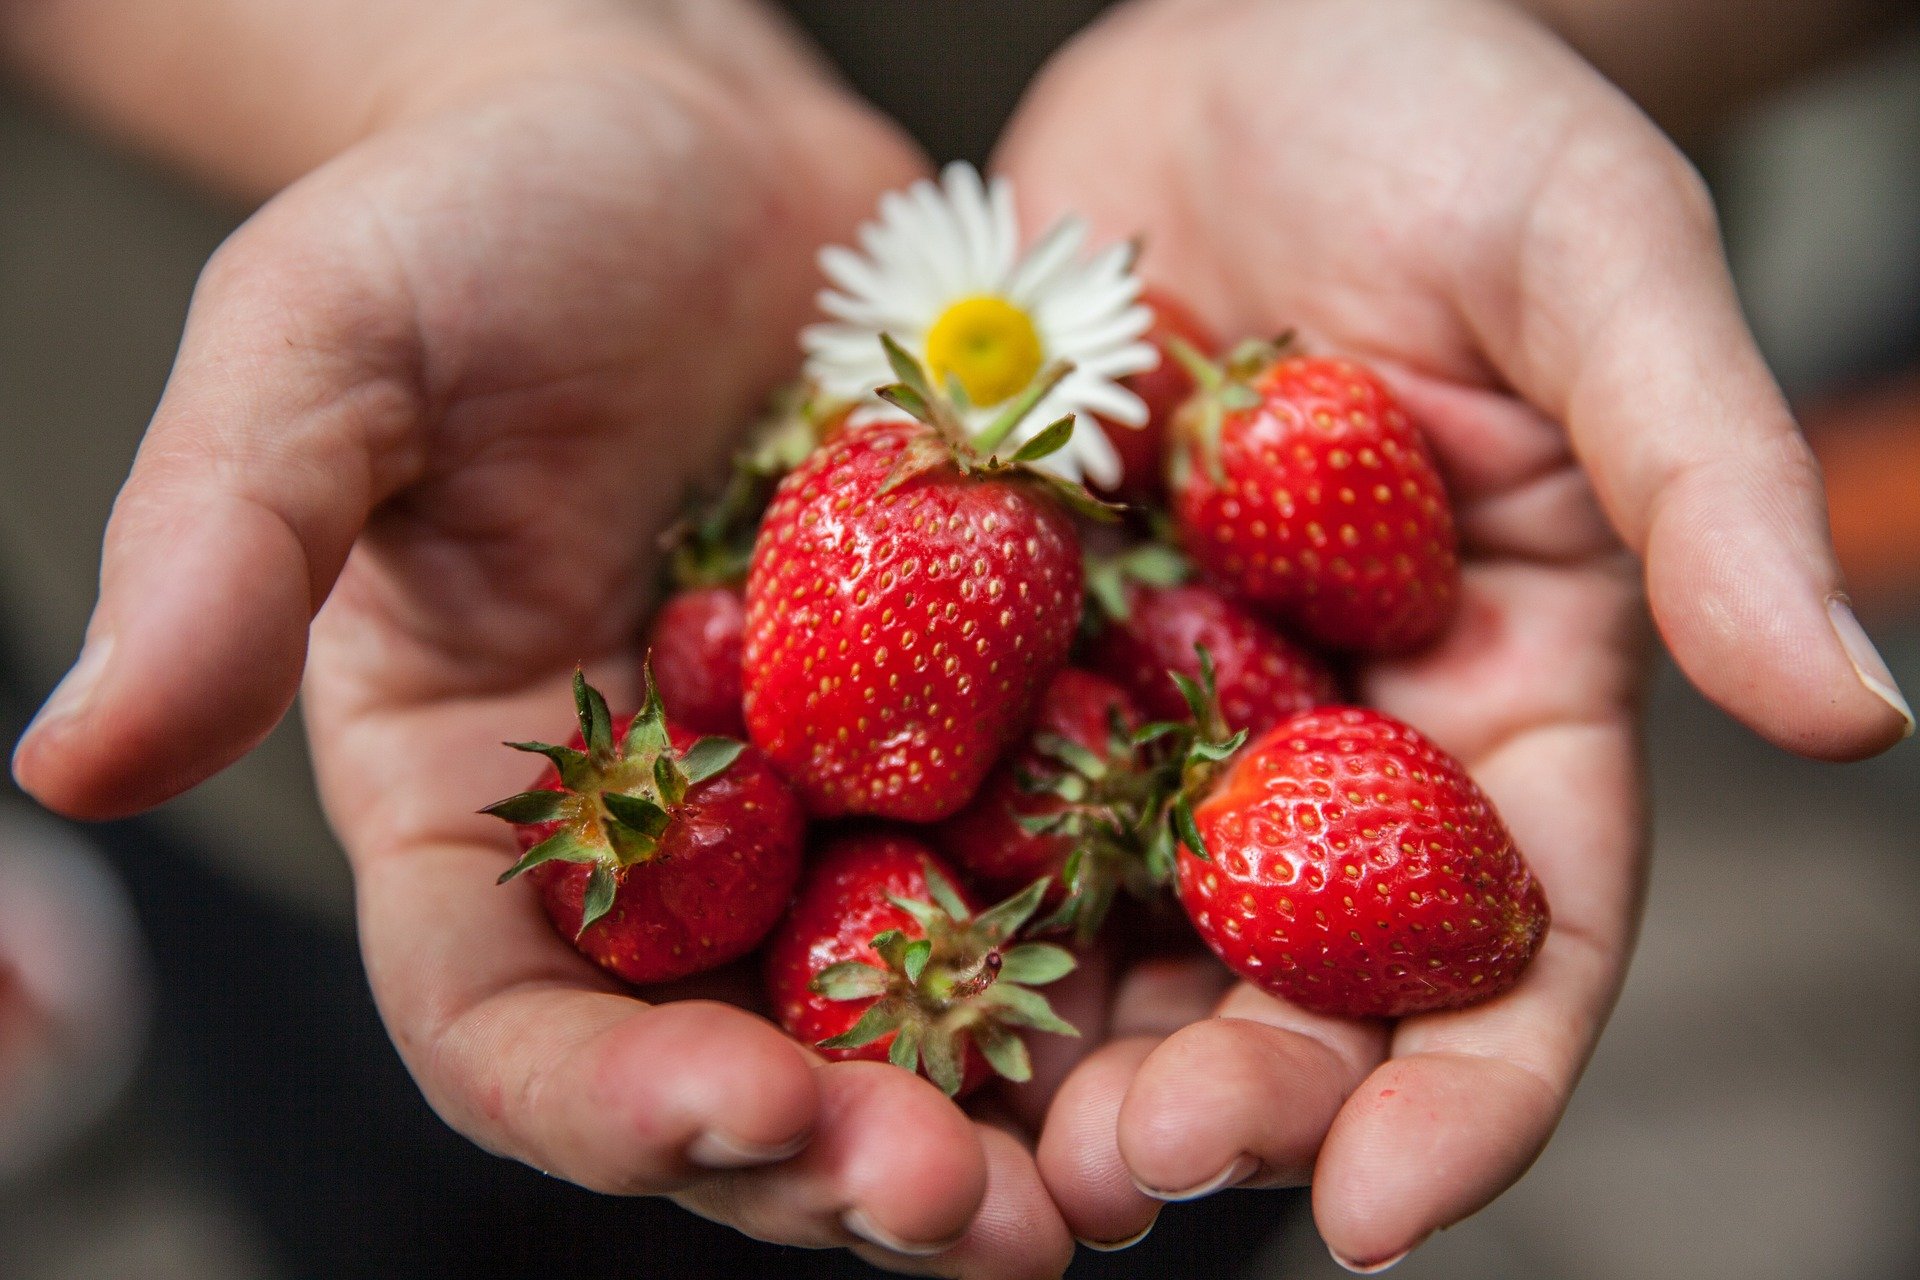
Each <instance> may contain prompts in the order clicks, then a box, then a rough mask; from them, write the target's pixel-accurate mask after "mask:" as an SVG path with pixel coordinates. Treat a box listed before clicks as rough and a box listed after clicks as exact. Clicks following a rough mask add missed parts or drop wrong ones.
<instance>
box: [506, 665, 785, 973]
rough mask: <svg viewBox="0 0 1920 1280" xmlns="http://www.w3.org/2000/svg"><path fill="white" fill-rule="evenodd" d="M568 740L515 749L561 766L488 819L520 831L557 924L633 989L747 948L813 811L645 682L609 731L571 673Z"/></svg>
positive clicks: (767, 924) (525, 868)
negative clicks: (686, 719) (697, 732)
mask: <svg viewBox="0 0 1920 1280" xmlns="http://www.w3.org/2000/svg"><path fill="white" fill-rule="evenodd" d="M573 688H574V701H575V705H576V706H577V708H578V710H579V714H580V733H579V734H578V735H577V736H576V737H575V739H574V741H573V745H571V746H567V747H559V746H552V745H549V744H547V743H540V742H516V743H510V744H508V745H510V746H513V747H515V748H516V749H518V750H522V751H533V752H537V753H539V754H541V755H544V756H546V757H547V758H548V759H549V760H550V761H552V767H551V768H550V769H548V770H547V773H546V775H545V776H544V777H542V778H541V779H540V781H539V783H538V784H537V785H536V788H535V789H534V790H532V791H526V792H522V793H521V794H519V795H517V796H512V797H510V798H508V799H506V800H502V801H500V802H499V803H498V804H495V805H492V806H489V807H488V808H487V809H486V810H485V812H487V813H490V814H493V815H494V816H496V817H500V818H505V819H506V820H507V821H508V822H511V823H514V824H515V826H516V833H517V834H518V836H519V838H520V848H521V850H522V857H521V858H520V860H519V861H518V862H516V863H515V864H514V865H513V866H512V867H511V868H510V869H509V870H508V871H507V872H506V874H505V875H503V876H501V877H500V879H501V881H502V882H503V883H504V882H505V881H507V880H511V879H512V878H513V877H515V876H517V875H520V874H522V873H523V872H524V873H525V874H526V875H527V876H528V878H529V879H530V880H532V881H533V882H534V884H535V885H536V886H537V887H538V888H539V890H540V898H541V901H542V903H543V904H544V905H545V907H546V911H547V916H548V918H549V919H551V920H552V921H553V924H554V927H555V928H556V929H558V930H559V931H560V932H561V933H562V934H564V935H566V936H567V937H569V938H571V939H573V945H574V946H576V947H578V948H579V949H580V951H581V953H582V954H584V955H586V956H587V957H589V958H590V959H592V960H594V961H595V962H597V963H598V964H600V965H601V966H602V967H603V968H606V969H608V970H610V971H612V972H613V973H615V974H617V975H619V976H620V977H622V978H625V979H626V980H627V981H628V982H635V983H648V982H666V981H668V980H670V979H673V978H683V977H686V976H687V975H688V974H693V973H700V972H702V971H704V970H707V969H711V968H714V967H716V966H718V965H721V964H725V963H726V962H727V961H729V960H734V959H738V958H739V957H740V956H742V955H745V954H746V953H747V952H748V951H751V950H752V949H753V948H754V947H755V946H756V945H757V944H758V943H759V941H760V939H761V938H763V937H765V936H766V934H767V931H768V930H769V929H771V928H772V927H773V925H774V922H775V921H776V920H778V919H779V918H780V913H781V911H782V910H783V909H784V908H785V907H786V905H787V899H788V898H789V896H790V895H791V894H792V892H793V886H794V883H795V881H797V880H798V879H799V876H800V857H801V848H802V844H803V841H804V838H805V825H806V819H805V815H804V814H803V813H802V812H801V809H800V802H799V801H798V800H797V799H795V798H794V795H793V793H792V792H791V791H790V790H788V788H787V785H786V783H784V782H783V781H781V779H780V776H779V775H778V774H777V773H775V772H774V771H773V767H772V766H771V765H769V764H768V763H767V761H766V758H765V757H764V756H762V755H761V754H760V753H759V752H757V751H755V750H754V749H753V748H752V747H748V746H746V745H744V744H743V743H739V742H733V741H729V740H728V739H725V738H711V737H709V738H697V739H696V738H695V737H694V736H693V735H692V734H690V733H687V732H686V731H684V730H683V729H681V728H680V727H679V726H678V725H672V724H669V723H668V722H667V720H666V717H665V715H664V714H663V713H662V711H661V708H660V700H659V697H658V695H657V693H656V692H655V690H654V688H653V683H652V681H651V679H649V681H648V687H647V701H646V706H645V707H643V708H642V709H641V711H640V714H639V715H637V716H634V717H631V718H630V719H627V720H623V721H622V722H621V723H619V724H617V725H616V724H614V723H613V721H612V719H611V717H609V715H608V713H607V703H606V700H605V699H604V698H602V697H601V696H600V694H599V692H598V691H597V690H595V689H594V688H593V687H592V686H591V685H589V684H587V682H586V680H585V679H584V678H583V677H582V676H581V675H580V674H579V673H577V672H576V673H575V674H574V683H573Z"/></svg>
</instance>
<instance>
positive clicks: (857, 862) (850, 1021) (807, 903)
mask: <svg viewBox="0 0 1920 1280" xmlns="http://www.w3.org/2000/svg"><path fill="white" fill-rule="evenodd" d="M1045 889H1046V885H1045V883H1044V882H1041V881H1036V882H1034V883H1033V884H1032V885H1030V886H1028V888H1027V889H1025V890H1024V891H1022V892H1021V893H1019V894H1016V895H1015V896H1013V897H1012V898H1009V899H1007V900H1006V901H1005V902H1002V903H1001V904H999V905H998V906H996V907H993V908H991V909H989V910H987V911H982V912H976V911H975V910H974V908H973V904H972V903H971V902H970V901H969V900H968V899H967V898H966V897H965V896H964V895H963V894H962V893H961V891H960V890H959V889H957V888H956V887H955V886H954V877H953V875H952V872H951V871H950V870H949V869H948V868H946V867H944V866H942V865H941V864H940V862H939V860H938V859H937V858H935V857H934V856H933V854H932V853H931V852H929V851H928V850H927V848H926V847H925V846H924V845H922V844H921V843H920V842H919V841H917V840H915V839H914V838H913V837H911V836H908V835H905V834H902V833H898V832H892V831H886V830H878V831H868V832H864V833H861V834H857V835H850V836H842V837H841V838H839V839H837V840H835V841H834V842H833V843H831V844H829V845H828V846H827V847H826V848H825V849H824V850H823V851H822V852H821V854H820V857H819V858H818V860H817V861H816V862H815V864H814V865H813V867H812V869H811V870H810V872H809V873H808V876H807V880H806V883H805V884H804V885H803V886H802V887H801V890H800V894H799V896H798V897H797V898H796V899H795V900H794V904H793V910H792V911H790V912H789V913H788V914H787V917H786V919H785V920H784V921H782V922H781V925H780V927H779V929H778V930H776V931H775V933H774V936H773V941H772V942H771V943H770V944H769V945H768V947H767V994H768V996H769V997H770V998H771V1000H772V1001H773V1007H774V1011H775V1013H776V1014H777V1016H778V1017H779V1019H780V1023H781V1025H782V1026H784V1027H786V1029H787V1030H788V1032H790V1033H791V1034H792V1035H794V1036H795V1037H796V1038H798V1039H799V1040H801V1041H802V1042H803V1043H806V1044H810V1045H816V1046H818V1047H819V1049H820V1051H821V1052H822V1053H824V1054H825V1055H826V1056H827V1057H829V1058H832V1059H835V1060H845V1059H853V1058H858V1059H866V1060H868V1061H875V1062H880V1061H890V1062H892V1063H894V1064H895V1065H896V1066H900V1067H904V1068H905V1069H907V1070H909V1071H912V1070H916V1069H919V1070H923V1071H924V1072H925V1074H926V1076H927V1078H928V1079H930V1080H932V1081H933V1082H934V1083H935V1084H937V1085H939V1086H940V1087H941V1088H942V1089H944V1090H945V1091H946V1092H947V1093H948V1094H950V1095H953V1096H956V1097H957V1096H960V1095H962V1094H965V1093H968V1092H970V1091H972V1090H974V1089H977V1088H979V1087H980V1086H981V1085H982V1084H984V1083H985V1082H986V1081H987V1080H988V1079H990V1078H991V1077H992V1076H993V1075H994V1074H995V1073H998V1074H1000V1075H1002V1076H1005V1077H1006V1078H1008V1079H1010V1080H1026V1079H1028V1078H1030V1077H1031V1076H1032V1074H1033V1071H1032V1067H1031V1065H1030V1063H1029V1060H1028V1056H1027V1047H1026V1043H1025V1041H1024V1040H1022V1039H1021V1037H1020V1034H1019V1032H1018V1031H1017V1030H1016V1028H1031V1029H1034V1030H1038V1031H1051V1032H1054V1033H1056V1034H1059V1035H1077V1034H1078V1032H1076V1031H1075V1030H1074V1029H1073V1027H1072V1026H1070V1025H1069V1024H1067V1023H1065V1022H1062V1021H1061V1020H1060V1018H1059V1017H1058V1016H1057V1015H1055V1014H1054V1012H1053V1010H1052V1009H1051V1008H1050V1007H1049V1006H1048V1004H1047V1001H1046V998H1045V997H1044V996H1042V995H1040V994H1039V993H1038V992H1036V991H1034V990H1032V988H1033V987H1035V986H1040V985H1044V984H1046V983H1049V982H1052V981H1054V980H1055V979H1056V978H1060V977H1064V976H1065V975H1066V974H1067V973H1069V972H1071V971H1072V969H1073V967H1074V963H1073V957H1072V956H1071V955H1069V954H1068V953H1067V952H1066V951H1064V950H1062V949H1061V948H1059V947H1056V946H1052V945H1050V944H1048V943H1044V942H1027V943H1020V944H1018V945H1012V940H1013V938H1014V935H1015V934H1016V933H1017V932H1018V931H1019V929H1020V926H1021V925H1023V924H1024V923H1026V921H1027V919H1028V918H1029V917H1030V916H1031V915H1032V914H1033V912H1034V910H1035V908H1037V907H1038V906H1039V905H1040V898H1041V895H1042V894H1043V893H1044V892H1045Z"/></svg>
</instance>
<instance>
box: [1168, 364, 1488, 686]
mask: <svg viewBox="0 0 1920 1280" xmlns="http://www.w3.org/2000/svg"><path fill="white" fill-rule="evenodd" d="M1193 367H1194V368H1195V369H1196V370H1197V372H1198V374H1199V375H1201V376H1203V377H1204V378H1205V379H1207V380H1210V381H1211V383H1212V385H1211V386H1209V387H1207V388H1206V389H1205V390H1204V391H1203V392H1202V394H1200V395H1198V396H1196V397H1195V398H1194V399H1193V400H1192V401H1190V402H1189V405H1188V407H1187V408H1186V409H1185V410H1183V411H1182V412H1181V415H1180V418H1179V421H1178V422H1177V424H1176V426H1175V432H1176V435H1177V436H1178V437H1179V439H1178V441H1177V442H1176V445H1175V449H1174V461H1173V486H1172V487H1173V504H1174V515H1175V516H1176V518H1177V519H1178V521H1179V525H1180V536H1181V540H1182V542H1183V543H1184V544H1185V546H1186V549H1187V552H1188V554H1190V555H1191V556H1192V557H1193V558H1194V560H1195V561H1196V562H1197V563H1198V564H1199V565H1200V566H1201V567H1202V568H1203V569H1205V570H1206V572H1207V573H1208V574H1210V575H1212V576H1213V577H1215V578H1217V579H1218V580H1219V581H1221V582H1222V583H1224V584H1226V585H1227V587H1228V588H1229V589H1230V590H1231V591H1232V592H1233V593H1234V594H1235V595H1237V596H1239V597H1240V598H1241V599H1243V600H1245V601H1247V602H1249V603H1251V604H1254V605H1257V606H1259V607H1262V608H1265V609H1270V610H1272V611H1274V612H1275V613H1276V614H1277V615H1278V616H1279V617H1280V618H1281V619H1282V620H1283V621H1285V622H1287V623H1289V624H1290V625H1292V626H1293V627H1295V628H1296V629H1297V630H1298V631H1299V632H1300V633H1301V634H1302V635H1304V636H1305V637H1307V639H1309V640H1311V641H1314V642H1316V643H1319V644H1322V645H1326V646H1329V647H1331V648H1336V649H1357V650H1361V651H1363V652H1368V653H1393V652H1402V651H1406V650H1409V649H1413V648H1416V647H1418V646H1419V645H1422V644H1424V643H1426V642H1427V641H1429V640H1431V639H1433V638H1434V636H1436V635H1437V634H1439V631H1440V628H1441V627H1442V626H1443V625H1445V623H1446V621H1447V619H1448V617H1449V616H1451V614H1452V611H1453V607H1454V602H1455V600H1456V598H1457V597H1458V595H1459V580H1460V566H1459V560H1458V556H1457V554H1456V549H1455V540H1454V529H1453V513H1452V510H1451V508H1450V507H1449V506H1448V503H1447V494H1446V489H1445V488H1444V486H1443V485H1442V484H1441V480H1440V473H1439V471H1438V469H1437V468H1436V467H1435V465H1434V461H1433V456H1432V454H1431V453H1430V452H1429V451H1428V449H1427V446H1426V442H1425V441H1424V440H1423V439H1422V437H1421V435H1420V433H1419V431H1418V430H1416V429H1415V427H1414V425H1413V423H1412V422H1411V421H1409V420H1408V418H1407V415H1406V413H1405V411H1403V410H1402V409H1401V408H1400V405H1399V403H1398V401H1396V400H1395V398H1394V396H1393V393H1392V392H1391V391H1389V390H1388V389H1387V387H1386V385H1385V384H1384V383H1382V382H1381V381H1380V379H1379V378H1377V377H1375V376H1374V375H1373V374H1372V373H1371V372H1369V371H1368V370H1367V369H1365V368H1363V367H1362V366H1361V365H1358V364H1356V363H1354V362H1353V361H1351V360H1336V359H1321V358H1308V357H1297V356H1296V357H1285V358H1275V356H1274V353H1273V349H1272V348H1271V347H1257V348H1252V349H1243V352H1242V353H1241V354H1239V355H1237V356H1236V357H1235V358H1234V359H1233V360H1232V361H1230V362H1229V365H1228V367H1227V369H1226V370H1224V371H1222V370H1220V369H1211V371H1209V367H1208V366H1206V365H1205V364H1204V362H1194V363H1193Z"/></svg>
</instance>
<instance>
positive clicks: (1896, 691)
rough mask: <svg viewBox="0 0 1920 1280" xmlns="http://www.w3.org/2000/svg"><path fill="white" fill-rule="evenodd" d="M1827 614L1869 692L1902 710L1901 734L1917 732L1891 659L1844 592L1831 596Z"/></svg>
mask: <svg viewBox="0 0 1920 1280" xmlns="http://www.w3.org/2000/svg"><path fill="white" fill-rule="evenodd" d="M1827 617H1828V618H1829V619H1830V620H1831V621H1832V622H1833V630H1834V634H1836V635H1838V636H1839V637H1840V647H1841V648H1843V649H1845V650H1846V651H1847V661H1849V662H1851V663H1853V673H1854V674H1855V675H1856V676H1859V677H1860V683H1861V684H1863V685H1865V686H1867V689H1868V691H1869V692H1871V693H1872V694H1873V695H1874V696H1875V697H1877V698H1879V699H1880V701H1882V702H1884V703H1886V704H1887V705H1888V706H1890V707H1892V708H1893V709H1894V710H1895V711H1897V712H1899V713H1900V718H1901V719H1902V720H1904V721H1906V723H1907V727H1906V731H1905V732H1904V733H1902V734H1901V735H1900V736H1901V737H1903V738H1904V737H1909V736H1911V735H1912V733H1913V708H1912V707H1911V706H1909V705H1908V703H1907V700H1906V698H1905V696H1904V695H1902V694H1901V692H1900V686H1899V685H1897V684H1895V683H1894V680H1893V672H1892V671H1890V670H1888V669H1887V660H1886V659H1885V658H1883V657H1881V656H1880V651H1879V650H1878V649H1876V648H1874V647H1873V641H1872V640H1870V639H1868V638H1867V631H1866V628H1865V627H1862V626H1861V625H1860V619H1858V618H1856V617H1854V616H1853V606H1852V604H1851V603H1849V602H1848V600H1847V598H1846V597H1845V596H1843V595H1837V594H1836V595H1832V596H1828V597H1827Z"/></svg>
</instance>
